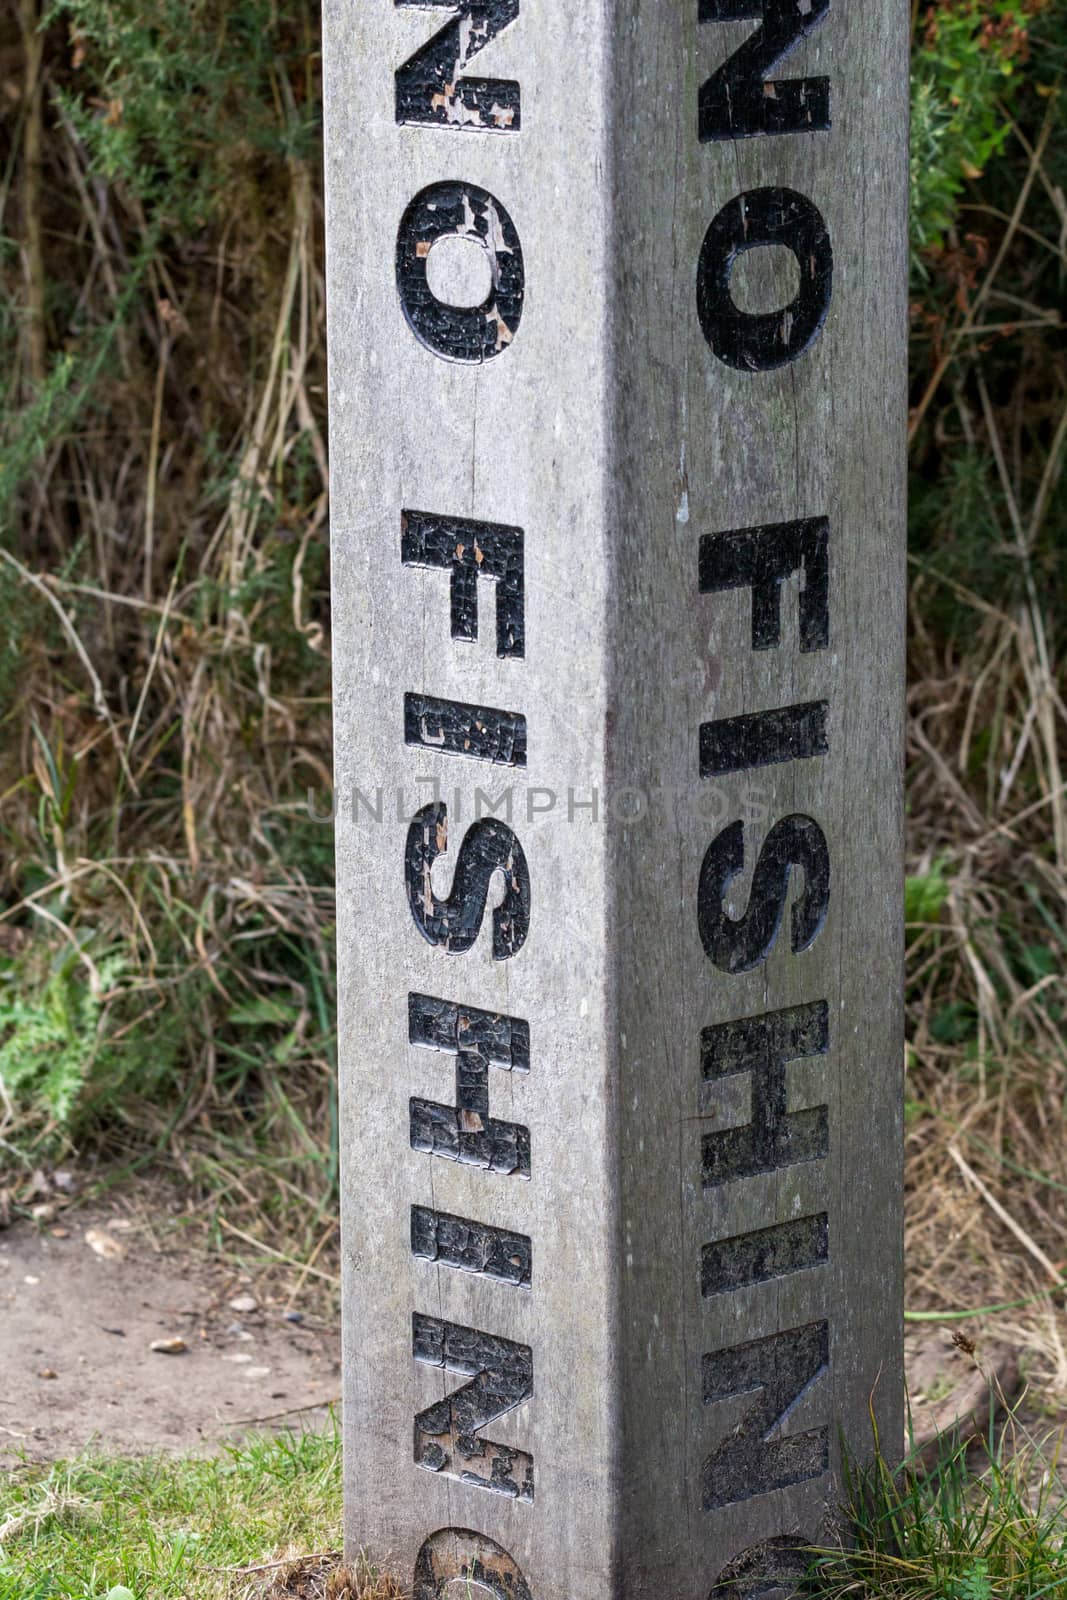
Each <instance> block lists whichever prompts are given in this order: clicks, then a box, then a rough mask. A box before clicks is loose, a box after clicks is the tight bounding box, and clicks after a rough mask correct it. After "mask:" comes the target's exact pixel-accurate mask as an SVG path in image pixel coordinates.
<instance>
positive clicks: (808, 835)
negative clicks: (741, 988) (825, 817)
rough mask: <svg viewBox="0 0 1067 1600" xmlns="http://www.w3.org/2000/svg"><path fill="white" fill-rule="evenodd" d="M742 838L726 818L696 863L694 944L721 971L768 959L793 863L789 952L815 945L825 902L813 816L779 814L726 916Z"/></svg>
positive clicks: (740, 828) (739, 825)
mask: <svg viewBox="0 0 1067 1600" xmlns="http://www.w3.org/2000/svg"><path fill="white" fill-rule="evenodd" d="M744 840H745V825H744V823H743V822H731V823H729V824H728V825H727V826H726V827H725V828H723V829H722V831H721V832H720V833H717V834H716V835H715V838H714V839H713V840H712V841H711V843H710V844H709V845H708V848H707V850H706V852H705V854H704V860H703V863H702V865H701V868H700V883H699V885H698V887H697V926H698V927H699V929H700V942H701V943H702V944H703V946H704V951H705V954H706V955H707V957H708V959H709V961H714V963H715V965H716V966H717V967H720V968H721V969H722V971H723V972H748V971H749V969H750V968H751V967H756V966H758V965H759V963H760V962H761V961H766V959H767V957H768V956H769V955H770V953H771V950H772V948H773V946H774V943H775V940H776V939H777V938H778V929H779V927H780V926H781V921H782V912H783V911H784V910H785V902H786V896H787V894H788V892H789V878H790V873H791V871H792V869H793V867H802V868H803V871H804V890H803V893H802V894H800V895H799V896H798V897H797V899H796V902H795V903H794V906H793V930H792V940H791V944H792V949H793V954H794V955H799V954H800V952H801V951H802V950H807V949H808V948H809V947H810V946H811V945H812V944H814V942H815V940H816V939H817V938H818V936H819V931H820V929H821V928H822V925H823V922H824V921H825V919H826V909H827V906H828V905H829V903H830V852H829V850H828V849H827V847H826V836H825V834H824V833H823V831H822V829H821V828H820V827H819V825H818V823H817V822H814V821H813V820H812V818H811V817H802V816H792V817H783V818H782V819H781V821H779V822H776V823H775V825H774V827H773V828H772V829H771V831H770V833H768V835H767V837H766V839H765V840H764V841H763V848H762V850H761V851H760V853H759V859H758V860H757V862H756V869H755V871H754V872H753V874H752V891H751V893H750V895H749V899H748V909H747V910H746V911H745V913H744V915H743V916H741V917H738V918H736V920H735V919H734V918H733V917H730V916H728V915H727V913H726V908H725V906H724V905H723V896H724V895H725V893H726V890H727V889H728V888H729V886H730V884H731V882H732V881H733V879H734V878H736V877H737V875H738V873H739V872H742V871H743V870H744V865H745V842H744ZM457 876H458V873H457Z"/></svg>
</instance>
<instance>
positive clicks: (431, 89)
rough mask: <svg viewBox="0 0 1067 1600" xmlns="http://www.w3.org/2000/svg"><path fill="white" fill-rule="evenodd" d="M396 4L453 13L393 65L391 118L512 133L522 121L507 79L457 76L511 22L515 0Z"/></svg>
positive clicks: (513, 86) (516, 87)
mask: <svg viewBox="0 0 1067 1600" xmlns="http://www.w3.org/2000/svg"><path fill="white" fill-rule="evenodd" d="M396 4H397V5H398V6H418V7H419V9H420V10H445V9H447V10H449V11H454V12H456V15H455V16H454V17H453V18H452V19H451V20H450V21H449V22H446V23H445V25H444V27H443V28H441V29H440V31H439V32H437V33H435V34H434V36H433V38H432V39H429V40H428V41H427V42H426V44H424V45H423V46H422V47H421V48H420V49H418V50H416V51H415V54H414V55H413V56H409V57H408V59H407V60H406V61H405V62H404V64H403V66H402V67H398V68H397V73H396V120H397V122H400V123H404V122H416V123H426V124H429V125H430V126H431V127H438V128H455V129H457V130H459V131H462V130H463V129H469V130H473V131H474V132H476V133H517V132H518V131H519V128H520V126H521V121H522V115H521V106H520V98H519V85H518V84H517V83H515V82H514V81H513V80H512V79H509V78H465V77H462V76H461V74H462V72H463V68H464V67H465V66H466V65H467V63H468V62H469V61H470V60H471V59H472V58H473V57H474V56H476V55H477V54H478V52H479V50H482V49H484V47H485V46H486V45H487V44H488V43H489V41H490V40H491V39H495V38H496V36H497V34H498V33H500V32H502V30H503V29H504V28H506V27H507V26H508V25H509V23H512V22H514V21H515V18H516V17H517V16H518V14H519V0H461V3H457V0H396ZM465 24H466V26H464V25H465Z"/></svg>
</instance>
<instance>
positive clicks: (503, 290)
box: [396, 179, 526, 362]
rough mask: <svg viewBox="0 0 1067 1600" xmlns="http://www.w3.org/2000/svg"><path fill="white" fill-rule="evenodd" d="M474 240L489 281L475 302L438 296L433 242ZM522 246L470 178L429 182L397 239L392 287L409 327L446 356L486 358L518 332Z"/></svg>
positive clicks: (497, 207) (500, 212)
mask: <svg viewBox="0 0 1067 1600" xmlns="http://www.w3.org/2000/svg"><path fill="white" fill-rule="evenodd" d="M448 235H456V236H458V237H459V238H461V239H473V240H474V241H475V242H476V243H477V244H480V245H481V247H482V249H483V250H485V251H486V253H487V255H488V256H489V265H490V268H491V271H492V282H491V284H490V288H489V293H488V295H487V296H486V298H485V299H484V300H483V301H482V303H481V305H480V306H451V305H446V303H445V302H444V301H443V300H438V299H437V297H436V295H435V294H434V292H433V290H432V289H431V288H430V282H429V279H428V277H427V276H426V258H427V257H428V256H429V254H430V251H431V250H432V249H433V246H434V245H435V244H436V243H437V241H438V239H443V238H445V237H446V236H448ZM525 281H526V280H525V272H524V268H523V264H522V246H521V244H520V243H519V236H518V234H517V233H516V232H515V224H514V223H513V222H512V220H511V218H510V217H509V216H508V213H507V212H506V211H505V209H504V207H503V206H502V205H501V203H500V201H499V200H495V199H494V198H493V196H492V195H491V194H490V193H489V192H488V190H486V189H479V188H478V187H477V186H476V185H475V184H473V183H457V182H455V181H454V180H452V179H449V180H447V181H446V182H443V183H432V184H431V185H430V186H429V188H428V189H422V190H420V191H419V193H418V194H417V195H416V196H415V198H414V200H412V201H411V202H410V204H409V205H408V208H407V210H406V211H405V212H404V215H403V216H402V217H401V219H400V228H399V231H398V233H397V236H396V285H397V289H398V290H399V293H400V303H401V305H402V306H403V308H404V316H405V317H406V318H407V322H408V327H409V328H410V329H411V331H412V333H413V334H414V335H415V337H416V339H418V340H419V342H420V343H421V344H424V345H425V346H426V348H427V349H428V350H432V351H433V352H434V354H435V355H438V356H444V358H445V360H446V361H474V362H479V361H491V360H492V359H493V357H494V356H498V355H499V354H500V352H501V351H502V350H506V349H507V347H508V345H509V344H510V343H511V341H512V339H514V337H515V335H516V333H517V332H518V328H519V322H520V320H521V318H522V301H523V293H524V285H525Z"/></svg>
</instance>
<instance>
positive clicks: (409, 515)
mask: <svg viewBox="0 0 1067 1600" xmlns="http://www.w3.org/2000/svg"><path fill="white" fill-rule="evenodd" d="M400 559H401V560H402V561H403V563H404V565H405V567H438V568H443V569H444V571H445V572H449V573H451V575H452V581H451V585H450V588H451V596H450V598H451V606H452V637H453V639H468V640H471V641H472V642H473V641H474V640H475V639H477V637H478V579H479V578H493V579H495V580H496V653H497V655H498V656H500V657H502V658H503V657H507V656H522V655H523V653H524V651H525V647H526V615H525V587H524V582H523V552H522V529H521V528H509V527H506V526H505V525H504V524H502V523H496V522H475V521H473V519H472V518H470V517H440V516H435V515H434V514H433V512H431V511H402V512H401V513H400Z"/></svg>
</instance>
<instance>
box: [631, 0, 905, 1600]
mask: <svg viewBox="0 0 1067 1600" xmlns="http://www.w3.org/2000/svg"><path fill="white" fill-rule="evenodd" d="M636 15H637V16H638V17H639V18H640V21H639V23H638V26H637V27H636V30H635V31H633V32H632V33H627V32H626V31H625V30H620V44H619V53H618V55H617V57H616V61H615V68H616V70H615V77H614V83H615V86H616V93H617V96H618V100H619V104H620V106H621V104H622V101H623V97H624V96H626V104H627V111H628V114H629V115H628V118H627V120H626V122H625V126H623V125H622V124H620V125H619V132H618V138H617V144H616V151H617V154H616V170H617V171H618V172H619V173H620V175H621V178H620V182H621V185H622V186H623V187H624V188H625V191H626V194H627V198H628V202H629V203H628V207H627V216H628V217H629V218H630V219H631V221H630V224H629V228H630V232H629V234H628V237H627V240H626V242H625V244H624V246H623V247H622V248H621V250H620V259H619V260H618V262H617V264H616V268H615V285H616V295H615V306H616V322H615V327H616V335H617V340H618V346H617V348H618V351H619V365H618V394H619V398H620V406H621V410H620V416H619V432H618V439H619V442H620V445H621V449H620V453H619V456H618V458H617V460H618V466H617V472H616V479H615V481H616V486H617V500H616V505H617V508H618V509H617V526H618V527H619V529H620V531H621V535H622V550H621V554H620V557H619V564H620V570H621V571H622V572H624V573H625V574H626V580H627V581H626V584H625V587H624V588H623V589H622V590H621V591H620V593H619V596H618V600H619V604H618V606H617V608H616V610H615V611H614V613H613V615H614V618H615V630H614V635H613V641H614V661H615V662H616V666H615V668H614V677H615V681H616V683H618V684H620V685H625V689H624V690H623V691H622V692H621V693H620V694H619V697H618V698H619V705H620V721H619V725H618V727H617V729H616V731H615V737H616V739H617V742H618V747H619V749H620V750H621V751H630V750H635V751H638V752H640V755H639V762H640V767H641V776H640V777H639V778H638V779H637V780H636V781H638V782H640V783H643V784H647V785H650V784H652V783H653V782H655V781H657V780H658V781H659V782H661V783H665V784H666V785H668V786H669V788H670V789H671V791H672V793H674V794H675V795H677V796H678V797H680V799H679V803H678V804H677V805H676V806H675V809H674V813H673V816H672V819H671V824H669V825H668V824H665V825H664V826H663V827H662V828H661V829H655V828H653V829H649V830H646V831H645V832H644V833H643V834H640V835H639V834H638V833H637V831H636V830H633V831H632V832H631V833H629V834H621V835H620V836H618V837H617V838H614V839H613V840H612V847H613V849H614V851H615V854H614V857H613V863H612V866H611V868H610V876H611V877H612V880H613V881H614V882H615V883H617V884H618V885H619V893H620V927H621V928H622V929H623V930H624V935H623V940H624V953H623V955H622V958H621V960H620V971H621V973H623V974H624V975H625V976H624V981H623V982H622V983H621V985H620V990H619V995H620V1036H619V1051H620V1055H619V1076H620V1087H621V1097H622V1104H623V1106H624V1107H625V1108H626V1112H625V1114H624V1117H623V1121H622V1126H621V1149H620V1172H621V1174H622V1199H621V1205H622V1226H623V1237H624V1240H625V1254H624V1257H623V1281H622V1291H621V1303H622V1306H623V1325H624V1329H625V1332H624V1336H623V1352H624V1354H623V1361H624V1373H625V1381H624V1385H623V1390H624V1395H625V1400H624V1412H623V1434H624V1439H625V1446H624V1452H625V1460H626V1463H627V1480H626V1481H627V1493H628V1515H627V1517H626V1519H625V1523H624V1526H625V1534H624V1538H625V1541H626V1555H625V1557H624V1569H625V1571H626V1572H627V1582H628V1583H629V1584H630V1585H631V1586H632V1587H631V1588H624V1591H623V1592H625V1593H627V1594H629V1593H631V1592H633V1593H639V1594H645V1593H648V1594H650V1595H651V1594H654V1593H660V1594H664V1595H666V1594H668V1593H669V1594H678V1595H684V1596H685V1597H686V1600H689V1597H693V1600H727V1597H729V1600H757V1597H759V1600H784V1597H785V1596H787V1595H790V1594H792V1592H793V1590H794V1588H795V1580H796V1578H797V1576H798V1574H799V1572H800V1571H801V1570H802V1568H803V1564H804V1556H803V1554H802V1551H801V1550H800V1548H799V1547H801V1546H802V1545H803V1544H804V1542H805V1541H808V1540H815V1541H816V1542H817V1541H818V1540H819V1539H820V1538H825V1537H826V1536H827V1534H828V1532H829V1529H830V1524H831V1523H832V1521H833V1518H834V1515H835V1512H836V1510H837V1508H838V1505H839V1502H840V1497H841V1492H842V1490H841V1448H842V1441H844V1442H845V1444H846V1445H847V1447H848V1448H849V1449H850V1450H852V1451H853V1452H855V1453H856V1454H857V1455H859V1456H863V1455H865V1454H868V1453H869V1451H870V1448H871V1442H872V1436H871V1425H870V1417H869V1409H868V1407H869V1400H870V1398H871V1397H872V1396H873V1400H874V1406H875V1410H876V1414H877V1416H878V1419H879V1424H880V1428H881V1437H882V1442H883V1445H884V1446H885V1447H886V1448H887V1449H888V1450H889V1451H890V1452H892V1451H893V1450H894V1449H895V1448H897V1447H898V1445H899V1441H900V1435H901V1427H902V1411H903V1406H902V1395H901V1368H902V1357H901V1346H902V1306H901V1209H900V1204H901V1178H900V1169H901V1107H902V1066H903V1062H902V1054H903V1043H902V1027H901V950H902V931H901V900H902V889H901V884H902V860H901V770H902V739H901V716H902V704H903V695H902V680H903V599H904V565H903V563H904V517H903V483H904V421H905V419H904V400H905V366H904V361H905V305H904V296H905V286H906V231H905V220H906V192H905V191H906V181H905V180H906V165H905V135H906V127H907V81H906V69H907V41H906V33H907V15H906V8H905V7H904V6H903V5H901V4H898V3H897V0H893V3H890V4H882V5H877V6H867V7H862V6H861V7H857V6H854V5H852V6H849V5H846V4H844V3H843V0H812V3H806V0H805V3H803V4H801V3H798V0H687V3H685V4H683V5H681V6H679V7H677V8H674V7H670V8H668V7H660V8H657V9H656V10H655V12H654V13H653V11H652V10H651V9H649V10H646V9H645V8H640V9H639V10H638V11H637V13H636ZM665 61H670V62H671V63H672V68H671V73H670V81H669V83H668V82H666V81H665V82H664V83H662V84H661V85H659V86H658V93H656V94H655V95H653V94H652V93H651V92H649V93H647V94H646V93H644V92H639V91H638V89H637V86H638V85H640V84H641V83H642V82H643V81H644V75H645V74H647V72H648V70H649V64H650V63H651V62H656V63H663V62H665ZM635 597H639V603H637V604H634V603H633V602H634V599H635ZM652 1062H655V1063H656V1070H655V1071H654V1072H653V1070H652V1069H651V1068H650V1063H652Z"/></svg>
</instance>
